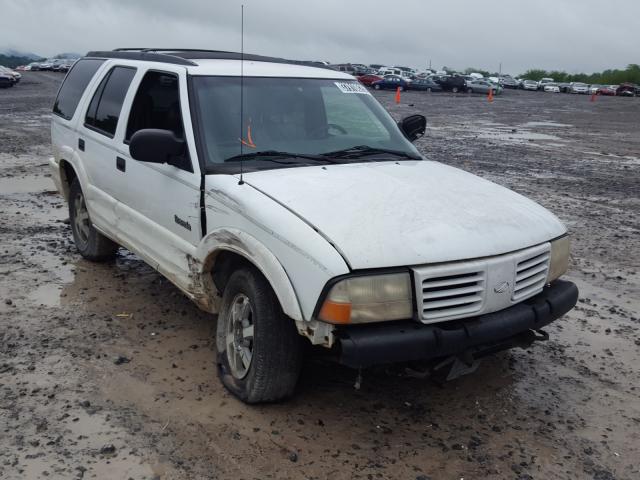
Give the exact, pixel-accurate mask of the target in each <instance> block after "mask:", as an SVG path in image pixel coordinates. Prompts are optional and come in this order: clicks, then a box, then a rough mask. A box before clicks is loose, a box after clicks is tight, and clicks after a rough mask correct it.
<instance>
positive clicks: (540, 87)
mask: <svg viewBox="0 0 640 480" xmlns="http://www.w3.org/2000/svg"><path fill="white" fill-rule="evenodd" d="M549 83H555V82H554V81H553V78H549V77H547V78H541V79H540V81H539V82H538V90H544V86H545V85H547V84H549Z"/></svg>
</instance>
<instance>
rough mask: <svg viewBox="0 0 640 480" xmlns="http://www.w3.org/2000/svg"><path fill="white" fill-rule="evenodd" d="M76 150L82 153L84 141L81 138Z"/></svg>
mask: <svg viewBox="0 0 640 480" xmlns="http://www.w3.org/2000/svg"><path fill="white" fill-rule="evenodd" d="M78 148H79V149H80V151H81V152H84V140H83V139H82V138H79V139H78Z"/></svg>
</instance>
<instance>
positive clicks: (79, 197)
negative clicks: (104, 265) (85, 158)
mask: <svg viewBox="0 0 640 480" xmlns="http://www.w3.org/2000/svg"><path fill="white" fill-rule="evenodd" d="M69 219H70V223H71V232H72V233H73V241H74V243H75V244H76V248H77V249H78V252H80V255H82V256H83V257H84V258H86V259H87V260H91V261H92V262H104V261H107V260H111V259H112V258H113V257H114V256H115V254H116V252H117V251H118V244H117V243H115V242H113V241H112V240H110V239H109V238H107V237H105V236H104V235H102V234H101V233H100V232H98V231H97V230H96V229H95V227H94V226H93V224H92V223H91V218H90V217H89V212H88V210H87V206H86V201H85V198H84V194H83V193H82V189H81V188H80V182H79V181H78V179H77V178H76V179H74V180H73V182H72V183H71V188H70V190H69Z"/></svg>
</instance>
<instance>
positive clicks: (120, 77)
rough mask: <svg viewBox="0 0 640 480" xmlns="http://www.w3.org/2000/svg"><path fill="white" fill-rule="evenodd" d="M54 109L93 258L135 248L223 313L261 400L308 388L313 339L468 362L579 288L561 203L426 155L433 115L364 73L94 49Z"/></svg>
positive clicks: (526, 335)
mask: <svg viewBox="0 0 640 480" xmlns="http://www.w3.org/2000/svg"><path fill="white" fill-rule="evenodd" d="M52 118H53V120H52V124H51V136H52V141H53V152H54V157H53V158H52V159H51V160H50V165H51V171H52V174H53V178H54V180H55V183H56V185H57V187H58V189H59V190H60V192H61V193H62V194H63V195H64V197H65V198H66V199H67V201H68V204H69V215H70V220H71V229H72V233H73V238H74V241H75V244H76V246H77V249H78V251H79V252H80V254H81V255H82V256H83V257H85V258H87V259H89V260H94V261H104V260H108V259H111V258H113V257H114V255H115V254H116V252H117V250H118V248H119V247H124V248H126V249H128V250H130V251H132V252H135V253H136V254H137V255H138V256H139V257H140V258H142V259H143V260H144V261H145V262H147V263H148V264H149V265H151V266H152V267H153V268H155V269H156V270H157V271H158V272H160V273H161V274H162V275H164V276H165V277H166V278H168V279H169V280H170V281H171V282H173V283H174V284H175V285H176V286H177V287H178V288H179V289H180V290H182V291H183V292H184V293H185V295H187V296H188V297H189V298H191V299H192V300H193V301H194V302H195V303H197V304H198V305H199V306H200V307H201V308H203V309H204V310H206V311H209V312H212V313H217V314H218V321H217V335H216V351H217V359H216V361H217V364H218V371H219V375H220V378H221V380H222V382H223V383H224V385H225V386H226V387H227V388H228V389H229V390H230V391H231V392H233V393H234V394H235V395H236V396H238V397H239V398H241V399H242V400H244V401H245V402H250V403H255V402H264V401H275V400H279V399H282V398H285V397H287V396H288V395H291V394H292V392H293V391H294V388H295V385H296V382H297V380H298V377H299V374H300V369H301V364H302V360H303V350H304V342H310V343H311V344H313V345H318V346H322V347H325V348H326V349H328V352H330V353H331V354H332V355H333V356H334V357H335V359H336V360H337V361H338V362H340V363H342V364H344V365H348V366H350V367H354V368H363V367H368V366H372V365H376V364H384V363H389V362H423V361H425V360H431V361H437V362H438V363H442V362H444V363H447V360H448V359H451V360H452V362H451V363H452V364H455V363H456V362H458V363H459V362H463V363H465V362H466V364H471V363H473V362H474V361H475V360H476V359H477V358H479V357H481V356H483V355H486V354H487V353H490V352H494V351H498V350H501V349H506V348H510V347H514V346H529V345H530V344H531V343H532V342H533V341H535V340H537V339H542V338H545V335H546V334H544V332H542V330H541V329H542V328H543V327H544V326H545V325H547V324H549V323H550V322H552V321H554V320H556V319H558V318H560V317H561V316H562V315H564V314H565V313H566V312H567V311H569V310H570V309H571V308H572V307H573V306H574V305H575V303H576V301H577V295H578V292H577V288H576V287H575V285H574V284H572V283H570V282H568V281H564V280H560V279H559V278H560V276H561V275H562V274H563V273H565V271H566V270H567V264H568V259H569V238H568V236H567V229H566V228H565V227H564V226H563V224H562V223H561V222H560V221H559V220H558V219H557V218H556V217H555V216H554V215H553V214H551V213H550V212H548V211H547V210H545V209H544V208H542V207H541V206H539V205H537V204H536V203H534V202H532V201H531V200H528V199H527V198H525V197H523V196H521V195H518V194H516V193H514V192H512V191H510V190H507V189H506V188H503V187H501V186H499V185H496V184H494V183H491V182H489V181H487V180H483V179H481V178H478V177H476V176H474V175H471V174H470V173H467V172H464V171H462V170H459V169H456V168H453V167H450V166H447V165H444V164H442V163H437V162H433V161H429V160H428V159H426V158H424V157H423V156H422V155H421V153H420V152H419V151H418V150H417V149H416V148H415V147H414V145H413V144H412V142H413V141H414V140H416V139H417V138H418V137H420V136H421V135H422V134H424V132H425V125H426V120H425V118H424V117H423V116H420V115H414V116H410V117H408V118H405V119H404V120H402V121H401V122H399V123H396V122H395V121H394V120H393V119H392V117H391V116H390V115H389V114H388V113H387V112H386V111H385V109H384V108H383V107H382V106H381V105H380V104H379V103H378V102H377V101H376V99H375V98H374V97H373V96H372V95H371V94H370V93H369V91H368V90H367V89H366V88H365V87H363V86H362V85H361V84H359V83H358V82H357V81H356V80H355V79H354V78H353V77H352V76H350V75H348V74H345V73H342V72H336V71H333V70H330V69H327V68H317V67H313V66H309V65H306V64H303V63H300V62H293V61H287V60H282V59H275V58H270V57H261V56H256V55H244V56H243V57H242V59H241V55H240V54H237V53H230V52H217V51H193V50H154V49H144V50H141V49H125V50H117V51H108V52H90V53H89V54H87V56H86V57H84V58H82V59H80V60H79V61H78V62H76V63H75V65H74V66H73V68H72V69H71V70H70V72H69V73H68V74H67V76H66V78H65V80H64V83H63V84H62V86H61V87H60V91H59V92H58V95H57V98H56V100H55V104H54V107H53V116H52ZM540 332H542V333H540Z"/></svg>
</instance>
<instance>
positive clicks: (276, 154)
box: [225, 150, 337, 164]
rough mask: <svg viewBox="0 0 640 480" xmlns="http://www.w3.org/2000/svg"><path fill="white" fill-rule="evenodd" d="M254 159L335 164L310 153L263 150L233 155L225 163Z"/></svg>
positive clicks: (322, 156) (276, 161)
mask: <svg viewBox="0 0 640 480" xmlns="http://www.w3.org/2000/svg"><path fill="white" fill-rule="evenodd" d="M261 157H265V158H261ZM256 158H260V159H261V160H265V161H268V162H275V163H284V164H290V163H298V162H279V161H278V160H276V159H277V158H292V159H294V158H303V159H305V160H313V161H315V162H324V163H337V162H335V161H334V160H331V159H330V158H327V157H325V156H324V155H312V154H310V153H309V154H308V153H291V152H280V151H278V150H263V151H260V152H250V153H243V154H242V155H235V156H233V157H229V158H227V159H226V160H225V162H240V161H242V160H252V159H256Z"/></svg>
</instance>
